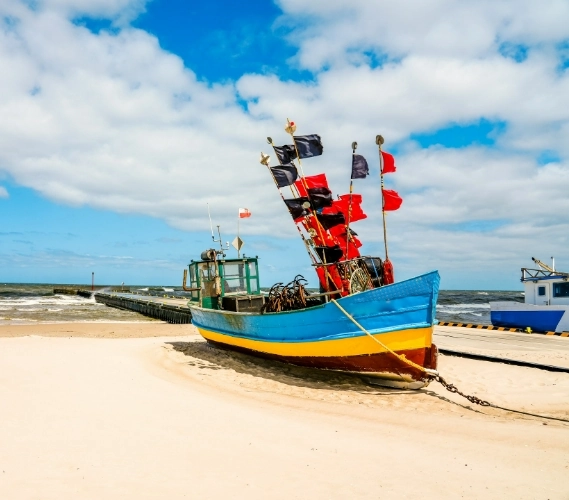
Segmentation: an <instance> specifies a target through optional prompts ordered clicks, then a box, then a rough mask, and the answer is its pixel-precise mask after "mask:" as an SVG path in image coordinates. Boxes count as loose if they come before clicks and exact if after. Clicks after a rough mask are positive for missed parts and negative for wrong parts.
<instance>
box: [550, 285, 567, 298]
mask: <svg viewBox="0 0 569 500" xmlns="http://www.w3.org/2000/svg"><path fill="white" fill-rule="evenodd" d="M553 296H554V297H569V283H553Z"/></svg>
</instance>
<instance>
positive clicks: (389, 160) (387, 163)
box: [381, 151, 395, 174]
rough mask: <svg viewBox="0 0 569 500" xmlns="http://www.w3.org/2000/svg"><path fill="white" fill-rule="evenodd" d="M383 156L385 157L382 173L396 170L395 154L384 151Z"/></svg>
mask: <svg viewBox="0 0 569 500" xmlns="http://www.w3.org/2000/svg"><path fill="white" fill-rule="evenodd" d="M381 157H382V158H383V170H382V171H381V173H382V174H391V173H393V172H395V158H393V155H390V154H389V153H386V152H385V151H382V152H381Z"/></svg>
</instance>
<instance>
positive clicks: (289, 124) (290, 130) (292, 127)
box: [285, 118, 340, 290]
mask: <svg viewBox="0 0 569 500" xmlns="http://www.w3.org/2000/svg"><path fill="white" fill-rule="evenodd" d="M286 123H287V126H286V127H285V132H288V133H289V134H290V136H291V137H292V143H293V144H294V150H295V151H296V158H297V160H298V166H299V167H300V174H301V177H300V178H301V180H302V185H303V186H304V189H305V190H306V195H307V196H308V199H310V195H309V194H308V184H307V183H306V179H305V175H304V170H303V168H302V162H301V161H300V154H299V152H298V146H297V145H296V139H295V138H294V132H295V131H296V124H295V123H294V122H291V121H290V119H289V118H287V119H286ZM293 161H294V160H293ZM310 211H311V212H312V214H313V215H312V216H313V217H314V219H315V220H316V227H317V228H318V233H320V234H319V236H320V239H321V240H322V242H323V243H327V239H326V238H325V237H324V235H325V234H326V233H325V232H324V233H323V231H324V228H323V227H322V224H321V223H320V221H319V220H318V217H317V216H316V211H315V210H314V209H313V208H312V206H311V208H310ZM320 260H321V261H322V264H324V271H325V273H326V277H327V282H328V283H329V282H330V281H331V282H332V284H333V285H334V288H336V290H340V289H339V288H338V286H337V285H336V283H334V280H333V279H332V276H330V273H329V272H328V265H327V262H326V250H322V258H321V259H320Z"/></svg>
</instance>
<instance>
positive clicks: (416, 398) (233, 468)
mask: <svg viewBox="0 0 569 500" xmlns="http://www.w3.org/2000/svg"><path fill="white" fill-rule="evenodd" d="M538 355H539V353H536V356H538ZM562 361H564V362H565V363H566V362H567V361H569V360H568V359H564V360H562ZM536 362H538V360H537V359H536ZM440 372H441V374H442V375H443V376H444V377H445V378H446V379H447V380H448V381H450V382H452V383H454V384H456V385H457V386H458V387H459V388H460V389H461V390H462V391H464V392H466V393H468V394H474V395H476V396H478V397H480V398H482V399H488V400H489V401H491V402H493V403H495V404H498V405H500V406H506V407H511V408H515V409H519V410H522V411H528V412H536V413H543V414H547V415H551V416H557V417H560V418H566V419H567V418H569V374H566V373H553V372H546V371H542V370H536V369H531V368H523V367H517V366H509V365H503V364H496V363H487V362H482V361H475V360H468V359H461V358H455V357H447V356H441V357H440ZM0 397H1V400H2V402H3V403H2V412H1V413H0V498H6V499H36V498H37V499H67V498H73V499H76V498H77V499H78V498H80V499H91V498H93V499H94V498H97V499H100V498H110V499H113V498H135V499H140V498H168V499H178V498H388V499H390V498H394V499H395V498H417V499H419V498H420V499H430V498H461V497H464V498H543V499H547V498H549V499H565V500H566V499H568V498H569V480H568V478H569V424H566V423H562V422H557V421H554V420H543V419H538V418H533V417H528V416H523V415H518V414H513V413H509V412H505V411H501V410H496V409H492V408H480V407H475V406H473V405H472V404H471V403H469V402H468V401H466V400H464V399H462V398H460V397H458V396H456V395H453V394H450V393H449V392H447V391H446V390H445V389H444V388H443V387H441V386H440V385H439V384H431V385H430V386H429V387H427V388H426V389H425V390H421V391H398V390H388V389H382V388H379V387H373V386H370V385H367V384H365V383H363V382H362V381H360V379H359V378H357V377H351V376H344V375H341V374H334V373H326V372H319V371H314V370H308V369H303V368H298V367H292V366H288V365H283V364H281V363H277V362H269V361H265V360H259V359H256V358H253V357H250V356H246V355H243V354H238V353H232V352H229V351H223V350H219V349H216V348H213V347H210V346H208V345H207V344H206V343H205V342H204V341H203V340H202V339H201V337H200V336H199V335H198V334H197V333H196V330H195V328H194V327H192V326H190V325H168V324H164V323H159V322H151V323H144V324H142V323H136V324H134V323H133V324H128V323H125V324H118V323H108V324H102V323H84V324H81V323H62V324H57V325H50V324H41V325H26V326H2V327H0Z"/></svg>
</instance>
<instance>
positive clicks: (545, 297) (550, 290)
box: [522, 268, 569, 306]
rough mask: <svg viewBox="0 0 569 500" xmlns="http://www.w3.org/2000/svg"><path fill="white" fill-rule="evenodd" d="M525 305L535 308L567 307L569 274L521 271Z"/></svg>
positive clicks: (531, 270) (534, 270) (568, 300)
mask: <svg viewBox="0 0 569 500" xmlns="http://www.w3.org/2000/svg"><path fill="white" fill-rule="evenodd" d="M522 283H523V284H524V290H525V303H526V304H533V305H536V306H544V305H545V306H557V305H569V273H560V272H557V271H553V272H545V271H542V270H537V269H525V268H524V269H522Z"/></svg>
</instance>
